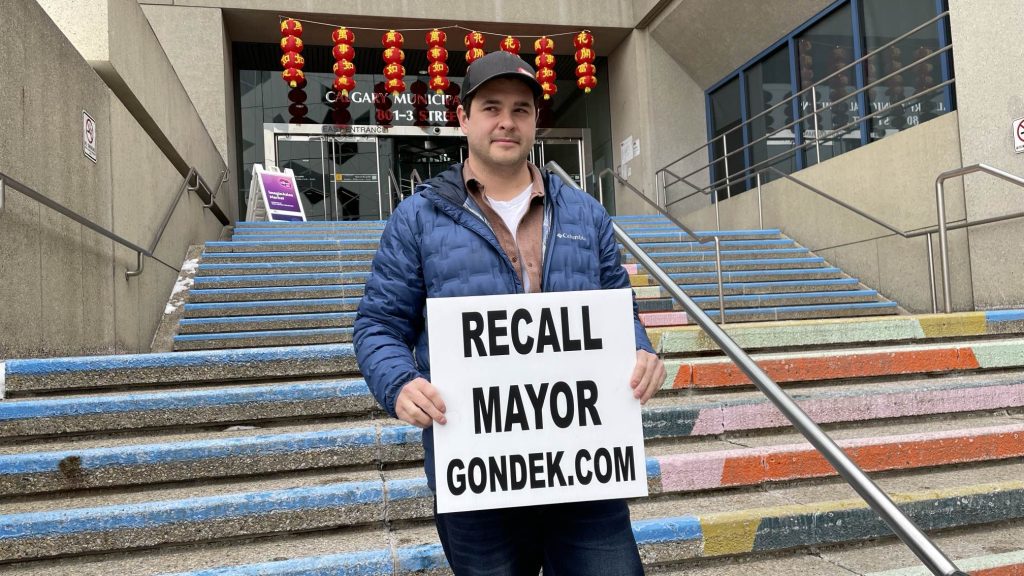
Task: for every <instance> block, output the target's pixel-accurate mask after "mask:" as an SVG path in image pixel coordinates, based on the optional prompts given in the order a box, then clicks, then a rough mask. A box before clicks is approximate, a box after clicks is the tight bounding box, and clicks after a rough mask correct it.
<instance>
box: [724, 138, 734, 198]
mask: <svg viewBox="0 0 1024 576" xmlns="http://www.w3.org/2000/svg"><path fill="white" fill-rule="evenodd" d="M722 159H723V160H725V197H726V198H732V189H731V187H730V185H729V144H728V143H727V142H726V141H725V134H722Z"/></svg>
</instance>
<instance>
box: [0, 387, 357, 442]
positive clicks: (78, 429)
mask: <svg viewBox="0 0 1024 576" xmlns="http://www.w3.org/2000/svg"><path fill="white" fill-rule="evenodd" d="M376 409H377V404H376V402H375V401H374V400H373V397H371V396H370V395H369V393H368V391H367V389H366V383H365V382H364V381H362V380H356V379H339V380H324V381H312V382H289V383H275V384H263V385H252V384H246V385H237V386H231V387H226V388H224V387H221V388H200V389H182V390H166V391H160V392H138V393H130V394H124V393H118V394H103V395H94V396H68V397H63V398H52V399H51V398H47V399H41V400H37V399H26V400H5V401H4V402H2V403H0V432H2V434H0V436H2V437H4V438H5V439H8V440H9V439H12V438H15V437H20V436H48V435H53V434H63V435H69V434H75V433H92V432H101V431H107V432H109V431H115V430H137V429H157V428H171V427H181V426H194V425H201V426H210V425H217V426H220V425H233V424H240V423H249V422H254V421H262V420H275V419H281V418H289V419H303V418H316V417H337V416H346V415H347V416H353V415H360V414H366V413H368V412H370V411H372V410H376Z"/></svg>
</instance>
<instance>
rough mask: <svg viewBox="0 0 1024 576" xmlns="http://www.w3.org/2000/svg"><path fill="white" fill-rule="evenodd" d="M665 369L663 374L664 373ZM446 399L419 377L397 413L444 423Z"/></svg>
mask: <svg viewBox="0 0 1024 576" xmlns="http://www.w3.org/2000/svg"><path fill="white" fill-rule="evenodd" d="M664 372H665V371H664V369H663V370H662V374H663V375H664ZM444 410H445V407H444V400H441V394H440V393H439V392H438V391H437V388H434V385H433V384H431V383H430V382H427V380H426V379H425V378H417V379H415V380H412V381H410V382H409V383H408V384H406V385H405V386H402V391H401V392H399V393H398V399H397V400H396V401H395V413H396V414H398V417H399V418H401V419H402V421H404V422H408V423H409V424H412V425H413V426H418V427H420V428H426V427H427V426H430V425H431V424H433V423H434V422H437V423H438V424H444V423H446V422H447V421H448V420H446V419H445V417H444Z"/></svg>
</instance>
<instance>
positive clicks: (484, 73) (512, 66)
mask: <svg viewBox="0 0 1024 576" xmlns="http://www.w3.org/2000/svg"><path fill="white" fill-rule="evenodd" d="M495 78H518V79H519V80H522V81H523V82H524V83H525V84H526V85H527V86H529V87H530V90H533V96H534V97H535V98H540V96H541V94H543V93H544V89H543V88H541V87H540V82H538V81H537V76H536V75H535V73H534V71H533V68H532V67H531V66H530V65H529V64H527V63H526V61H525V60H523V59H522V58H520V57H519V56H516V55H515V54H511V53H509V52H505V51H502V50H499V51H497V52H491V53H489V54H485V55H484V56H481V57H480V58H477V59H476V60H474V61H473V63H472V64H470V65H469V68H468V69H467V70H466V76H465V77H464V78H463V79H462V100H463V101H466V100H468V99H469V98H470V97H472V96H473V93H474V92H476V91H477V89H479V88H480V87H481V86H483V85H484V84H486V83H487V82H489V81H490V80H494V79H495Z"/></svg>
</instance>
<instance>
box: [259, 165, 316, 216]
mask: <svg viewBox="0 0 1024 576" xmlns="http://www.w3.org/2000/svg"><path fill="white" fill-rule="evenodd" d="M246 218H248V219H249V221H260V220H269V221H270V222H305V221H306V211H305V209H304V208H303V206H302V199H301V198H300V197H299V186H298V184H297V183H296V182H295V172H293V171H292V169H291V168H288V169H286V170H285V171H284V172H279V171H276V170H268V169H264V168H263V166H262V165H260V164H254V165H253V167H252V182H250V184H249V198H248V202H247V214H246Z"/></svg>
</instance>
